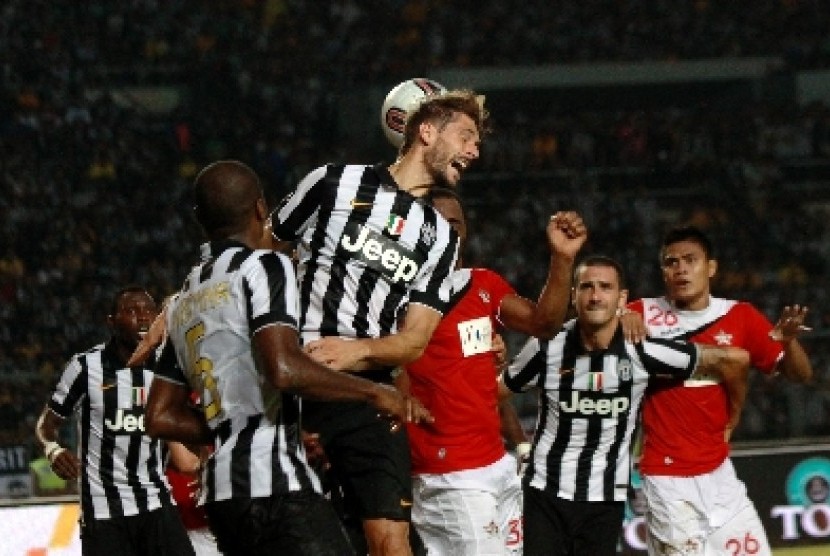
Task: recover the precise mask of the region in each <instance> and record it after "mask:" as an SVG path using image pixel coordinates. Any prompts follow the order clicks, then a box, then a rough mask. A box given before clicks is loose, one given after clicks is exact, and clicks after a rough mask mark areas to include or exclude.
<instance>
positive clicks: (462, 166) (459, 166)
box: [450, 159, 468, 174]
mask: <svg viewBox="0 0 830 556" xmlns="http://www.w3.org/2000/svg"><path fill="white" fill-rule="evenodd" d="M467 164H468V163H467V161H466V160H459V159H456V160H453V161H452V162H451V163H450V166H452V167H453V168H455V169H456V171H457V172H458V173H459V174H460V173H462V172H464V170H466V169H467Z"/></svg>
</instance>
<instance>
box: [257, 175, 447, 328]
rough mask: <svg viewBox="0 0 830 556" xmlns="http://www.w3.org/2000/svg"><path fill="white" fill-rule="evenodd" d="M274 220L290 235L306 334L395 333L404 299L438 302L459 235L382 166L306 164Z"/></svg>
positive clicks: (279, 233) (277, 230)
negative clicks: (305, 170) (307, 170)
mask: <svg viewBox="0 0 830 556" xmlns="http://www.w3.org/2000/svg"><path fill="white" fill-rule="evenodd" d="M272 225H273V231H274V235H275V236H276V237H277V238H279V239H282V240H285V241H297V244H298V245H297V253H298V257H299V266H298V270H297V274H298V277H299V284H300V315H301V317H302V321H301V324H300V330H301V335H302V339H303V341H304V342H308V341H310V340H314V339H316V338H318V337H320V336H346V337H357V338H367V337H379V336H385V335H387V334H390V333H394V332H395V331H396V330H397V325H398V324H399V323H398V318H399V316H400V311H401V309H402V308H403V307H404V306H405V305H406V303H407V302H409V303H420V304H424V305H427V306H429V307H432V308H433V309H435V310H437V311H439V312H441V313H444V312H445V310H446V307H447V303H448V302H449V297H450V289H451V283H450V280H449V276H450V274H451V272H452V270H453V269H454V268H455V259H456V257H457V254H458V253H457V249H458V236H457V235H456V234H455V232H454V231H453V230H452V228H451V227H450V225H449V224H448V223H447V222H446V220H444V219H443V218H442V217H441V216H440V215H439V214H438V213H437V212H436V211H435V210H434V209H433V208H432V207H430V206H427V205H425V204H423V203H422V202H419V200H418V199H417V198H416V197H413V196H412V195H410V194H409V193H407V192H405V191H403V190H401V189H399V188H398V187H397V185H396V183H395V181H394V179H393V178H392V176H391V175H390V174H389V171H388V170H387V169H386V168H385V167H383V166H364V165H346V166H343V165H328V166H322V167H320V168H317V169H315V170H313V171H312V172H311V173H309V174H308V175H307V176H306V177H305V178H304V179H303V180H302V181H301V182H300V184H299V185H298V186H297V189H296V190H295V191H294V192H293V193H292V194H291V195H289V196H288V197H286V198H285V199H284V200H283V201H282V202H281V203H280V206H279V207H278V208H277V210H275V211H274V214H273V215H272Z"/></svg>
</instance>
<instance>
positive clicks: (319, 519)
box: [205, 491, 354, 556]
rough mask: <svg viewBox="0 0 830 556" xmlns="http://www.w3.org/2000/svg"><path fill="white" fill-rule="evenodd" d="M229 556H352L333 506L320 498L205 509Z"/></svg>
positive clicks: (245, 501)
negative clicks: (277, 555)
mask: <svg viewBox="0 0 830 556" xmlns="http://www.w3.org/2000/svg"><path fill="white" fill-rule="evenodd" d="M205 511H206V512H207V516H208V522H209V523H210V529H211V531H212V532H213V534H214V535H215V536H216V543H217V545H218V546H219V550H221V551H222V553H223V554H224V555H225V556H237V555H238V556H274V555H276V554H279V555H281V556H350V555H353V554H354V551H353V550H352V546H351V544H350V543H349V539H348V537H347V536H346V532H345V531H344V529H343V526H342V525H341V523H340V520H339V519H338V518H337V514H335V513H334V508H332V506H331V504H329V502H328V500H326V499H325V498H323V497H322V496H320V495H319V494H317V493H316V492H310V491H303V492H290V493H287V494H283V495H279V496H272V497H268V498H232V499H230V500H222V501H219V502H211V503H209V504H206V505H205Z"/></svg>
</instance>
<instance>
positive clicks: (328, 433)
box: [304, 402, 412, 522]
mask: <svg viewBox="0 0 830 556" xmlns="http://www.w3.org/2000/svg"><path fill="white" fill-rule="evenodd" d="M304 404H305V405H304V407H305V408H306V412H305V415H309V414H310V416H311V419H307V420H306V427H307V429H308V430H309V431H311V432H318V433H320V442H321V444H322V445H323V449H324V450H325V452H326V457H327V458H328V461H329V463H330V464H331V468H330V469H329V472H330V473H333V474H334V476H335V480H336V482H337V484H338V485H339V486H340V488H341V489H342V490H343V497H344V498H345V499H346V500H347V502H348V504H349V508H350V510H351V511H352V512H353V513H354V515H355V517H357V518H359V519H360V520H366V519H391V520H395V521H407V522H408V521H409V520H410V514H411V511H412V477H411V473H412V471H411V469H412V466H411V463H410V459H409V440H408V438H407V436H406V427H398V428H397V429H396V430H395V431H392V430H391V427H390V422H389V421H388V420H387V419H383V418H380V417H378V412H377V409H375V408H374V407H372V406H370V405H369V404H366V403H361V402H322V403H315V404H308V403H305V402H304Z"/></svg>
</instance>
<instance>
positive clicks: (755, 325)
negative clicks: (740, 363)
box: [741, 303, 784, 373]
mask: <svg viewBox="0 0 830 556" xmlns="http://www.w3.org/2000/svg"><path fill="white" fill-rule="evenodd" d="M741 322H743V324H744V327H745V336H744V337H745V342H746V343H745V344H744V346H742V347H745V348H746V350H747V351H748V352H749V357H750V360H751V363H752V366H753V367H755V368H756V369H758V370H759V371H761V372H763V373H771V372H772V371H774V370H775V367H776V365H777V364H778V362H779V361H780V360H781V358H782V357H784V346H783V345H782V344H781V342H778V341H775V340H773V339H772V338H770V336H769V333H770V332H771V331H772V329H773V328H774V327H773V325H772V323H771V322H770V321H769V319H767V317H765V316H764V315H763V314H762V313H761V312H760V311H759V310H758V309H756V308H755V307H753V306H752V305H751V304H749V303H741Z"/></svg>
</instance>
